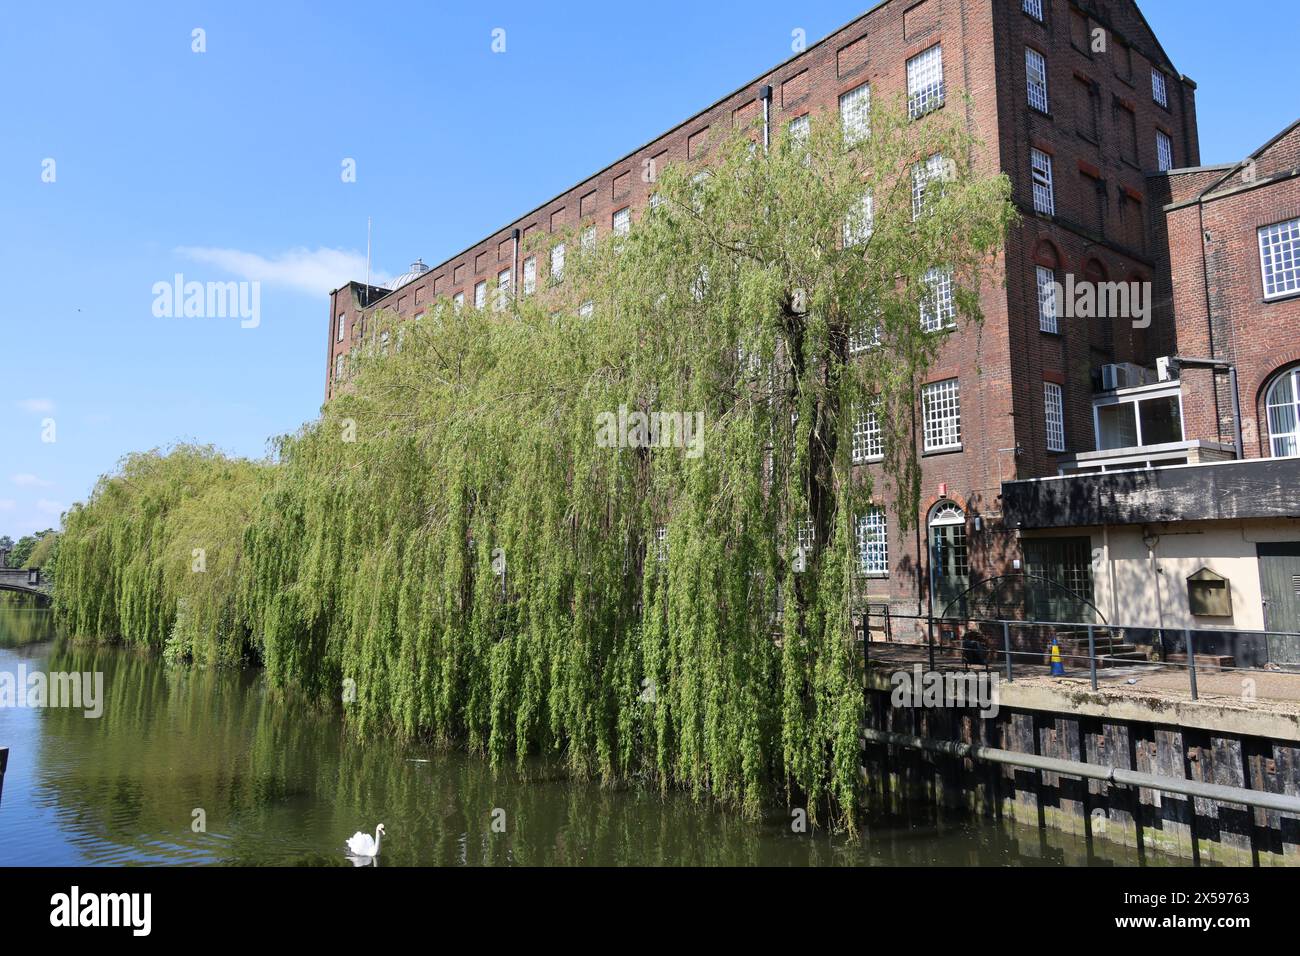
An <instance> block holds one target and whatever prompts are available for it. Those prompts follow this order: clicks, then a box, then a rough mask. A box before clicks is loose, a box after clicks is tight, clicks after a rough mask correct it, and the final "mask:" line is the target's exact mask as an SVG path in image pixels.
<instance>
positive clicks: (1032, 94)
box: [1025, 46, 1052, 113]
mask: <svg viewBox="0 0 1300 956" xmlns="http://www.w3.org/2000/svg"><path fill="white" fill-rule="evenodd" d="M1025 88H1026V89H1025V94H1026V96H1027V97H1028V99H1029V105H1030V107H1031V108H1032V109H1036V110H1038V112H1040V113H1051V111H1052V110H1051V100H1050V99H1049V98H1048V95H1047V57H1045V56H1043V54H1041V53H1039V52H1038V51H1037V50H1035V49H1034V48H1033V47H1031V46H1027V47H1025Z"/></svg>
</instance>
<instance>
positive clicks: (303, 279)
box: [176, 246, 388, 296]
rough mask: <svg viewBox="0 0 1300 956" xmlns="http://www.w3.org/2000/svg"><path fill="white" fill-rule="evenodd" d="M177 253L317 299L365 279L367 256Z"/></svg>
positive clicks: (376, 278) (184, 249)
mask: <svg viewBox="0 0 1300 956" xmlns="http://www.w3.org/2000/svg"><path fill="white" fill-rule="evenodd" d="M176 253H177V255H181V256H184V257H185V258H186V259H191V260H193V261H194V262H201V263H204V264H205V265H210V266H216V267H217V268H218V269H221V270H222V271H224V272H229V273H231V274H233V275H236V276H238V277H239V278H241V279H248V280H256V281H258V282H265V283H266V284H267V285H280V286H285V287H287V288H290V289H294V290H295V291H298V292H305V293H307V294H309V295H314V296H321V295H326V294H328V293H329V291H330V290H331V289H337V288H338V287H339V286H341V285H343V284H344V283H346V282H347V281H348V280H350V279H359V280H364V279H365V277H366V257H365V255H363V254H362V253H359V252H348V251H345V250H343V249H314V250H313V249H302V248H299V249H290V250H289V251H288V252H282V253H280V254H279V255H277V256H274V257H272V258H269V259H268V258H267V257H266V256H262V255H258V254H257V253H256V252H244V251H242V250H240V249H216V248H213V247H210V246H181V247H179V248H178V249H177V250H176ZM387 278H388V276H387V275H384V274H381V273H378V272H374V271H372V272H371V275H370V281H371V282H374V283H378V282H381V281H383V280H385V279H387Z"/></svg>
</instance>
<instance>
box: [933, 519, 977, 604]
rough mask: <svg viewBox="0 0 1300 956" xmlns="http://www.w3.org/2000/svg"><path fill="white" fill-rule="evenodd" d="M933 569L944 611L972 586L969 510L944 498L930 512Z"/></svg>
mask: <svg viewBox="0 0 1300 956" xmlns="http://www.w3.org/2000/svg"><path fill="white" fill-rule="evenodd" d="M930 570H931V584H932V586H933V588H934V597H935V605H936V610H940V611H941V610H942V609H943V608H945V607H947V606H948V605H949V604H950V603H951V602H952V601H954V600H956V598H957V597H959V596H960V595H961V594H962V593H964V592H965V591H966V589H967V588H969V587H970V558H969V552H968V550H967V544H966V512H964V511H962V510H961V508H959V507H958V506H957V505H956V504H955V503H953V502H951V501H941V502H939V504H937V505H936V506H935V507H934V510H933V511H931V512H930Z"/></svg>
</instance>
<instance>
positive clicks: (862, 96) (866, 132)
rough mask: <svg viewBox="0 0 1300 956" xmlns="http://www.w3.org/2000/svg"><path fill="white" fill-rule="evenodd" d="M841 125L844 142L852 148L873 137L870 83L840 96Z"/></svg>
mask: <svg viewBox="0 0 1300 956" xmlns="http://www.w3.org/2000/svg"><path fill="white" fill-rule="evenodd" d="M840 125H841V126H843V127H844V142H846V143H848V144H849V145H850V146H852V145H853V144H854V143H858V142H861V141H862V140H864V139H866V138H867V137H868V136H870V135H871V84H870V83H863V84H862V85H861V86H857V87H854V88H853V89H851V90H849V91H848V92H847V93H841V94H840Z"/></svg>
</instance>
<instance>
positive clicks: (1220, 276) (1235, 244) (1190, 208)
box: [1167, 128, 1300, 458]
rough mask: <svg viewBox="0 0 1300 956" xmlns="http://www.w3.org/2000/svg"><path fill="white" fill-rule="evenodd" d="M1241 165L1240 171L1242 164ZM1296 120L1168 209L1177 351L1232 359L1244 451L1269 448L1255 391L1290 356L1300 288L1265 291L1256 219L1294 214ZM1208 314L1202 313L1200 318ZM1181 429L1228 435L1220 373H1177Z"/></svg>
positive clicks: (1297, 211) (1298, 159)
mask: <svg viewBox="0 0 1300 956" xmlns="http://www.w3.org/2000/svg"><path fill="white" fill-rule="evenodd" d="M1248 170H1249V171H1248ZM1298 174H1300V128H1294V129H1292V130H1290V131H1289V132H1288V133H1286V134H1285V135H1284V136H1283V137H1282V138H1281V139H1280V140H1278V141H1277V142H1276V143H1274V144H1273V145H1271V146H1270V147H1268V148H1267V149H1265V150H1264V151H1263V152H1262V153H1261V154H1259V155H1258V156H1257V158H1256V160H1255V161H1254V162H1253V163H1247V164H1246V166H1244V167H1243V168H1242V169H1239V170H1236V171H1234V172H1232V173H1231V174H1230V175H1228V176H1226V178H1225V176H1224V174H1223V173H1219V175H1218V176H1216V177H1215V181H1216V182H1217V181H1218V180H1223V181H1222V182H1221V183H1218V184H1217V185H1216V184H1215V183H1214V182H1212V183H1211V184H1210V185H1212V186H1213V188H1212V190H1211V191H1210V192H1209V193H1208V194H1206V195H1204V196H1203V197H1202V198H1201V199H1200V201H1199V202H1194V203H1190V204H1187V205H1184V206H1182V207H1177V208H1173V209H1171V210H1170V211H1169V213H1168V217H1167V222H1168V236H1169V254H1170V261H1171V265H1172V268H1171V275H1172V278H1173V284H1174V290H1175V291H1174V296H1173V298H1174V303H1175V308H1176V311H1177V317H1178V322H1177V331H1178V339H1177V351H1178V352H1179V353H1180V354H1183V355H1189V356H1194V357H1211V358H1222V359H1225V360H1227V361H1230V362H1232V363H1234V364H1235V365H1236V366H1237V374H1238V378H1239V393H1240V399H1241V406H1242V408H1241V415H1242V431H1243V438H1244V450H1245V454H1246V455H1247V457H1252V458H1253V457H1260V456H1264V457H1267V456H1268V455H1270V454H1271V450H1270V442H1269V434H1268V418H1267V414H1266V411H1265V407H1264V406H1265V392H1266V390H1267V388H1268V386H1269V385H1270V384H1271V383H1272V381H1273V379H1274V378H1275V376H1276V375H1277V374H1278V373H1279V372H1280V371H1282V370H1284V369H1286V368H1287V367H1288V366H1291V365H1294V364H1296V363H1300V297H1297V296H1292V297H1290V298H1286V299H1281V300H1273V301H1266V300H1265V298H1264V285H1263V274H1262V268H1261V262H1260V249H1259V229H1260V227H1261V226H1268V225H1273V224H1274V223H1278V222H1282V221H1286V220H1289V219H1295V218H1300V178H1297V175H1298ZM1207 316H1208V317H1211V318H1207ZM1183 379H1184V386H1183V408H1184V418H1185V421H1186V429H1187V437H1188V438H1202V439H1207V440H1211V441H1219V442H1223V443H1225V444H1231V443H1232V441H1233V440H1234V437H1235V425H1234V422H1233V418H1232V396H1231V393H1230V391H1229V384H1228V380H1227V378H1226V377H1225V376H1219V377H1218V378H1214V377H1212V376H1211V375H1210V374H1209V373H1208V372H1188V373H1185V374H1184V376H1183Z"/></svg>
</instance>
